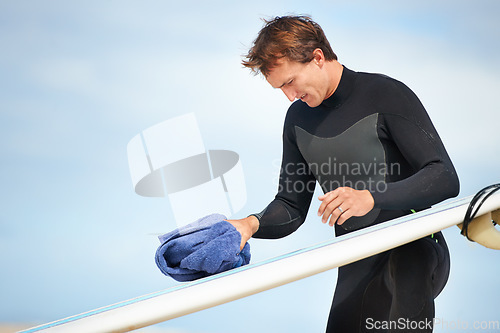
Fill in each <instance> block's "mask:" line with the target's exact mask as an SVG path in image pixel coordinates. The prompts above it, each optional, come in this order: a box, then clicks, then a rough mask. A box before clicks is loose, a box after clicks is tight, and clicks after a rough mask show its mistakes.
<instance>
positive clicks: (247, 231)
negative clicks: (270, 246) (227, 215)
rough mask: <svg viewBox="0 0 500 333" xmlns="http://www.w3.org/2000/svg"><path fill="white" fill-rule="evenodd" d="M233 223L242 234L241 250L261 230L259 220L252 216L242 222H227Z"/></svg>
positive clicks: (241, 220)
mask: <svg viewBox="0 0 500 333" xmlns="http://www.w3.org/2000/svg"><path fill="white" fill-rule="evenodd" d="M226 221H227V222H229V223H231V224H232V225H233V226H234V227H235V228H236V230H238V231H239V233H240V234H241V244H240V250H243V247H244V246H245V244H246V242H247V241H248V240H249V239H250V238H251V237H252V236H253V234H255V233H256V232H257V230H259V220H258V219H257V218H256V217H255V216H253V215H250V216H249V217H245V218H244V219H240V220H226Z"/></svg>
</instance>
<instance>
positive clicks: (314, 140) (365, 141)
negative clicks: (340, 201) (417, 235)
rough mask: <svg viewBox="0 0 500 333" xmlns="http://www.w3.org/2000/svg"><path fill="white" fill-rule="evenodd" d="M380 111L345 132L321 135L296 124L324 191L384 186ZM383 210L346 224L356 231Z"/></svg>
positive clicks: (302, 147) (301, 147) (300, 142)
mask: <svg viewBox="0 0 500 333" xmlns="http://www.w3.org/2000/svg"><path fill="white" fill-rule="evenodd" d="M377 122H378V114H372V115H369V116H367V117H365V118H363V119H361V120H360V121H358V122H357V123H355V124H354V125H352V126H351V127H349V128H348V129H347V130H345V131H344V132H342V133H341V134H339V135H337V136H334V137H326V138H325V137H318V136H315V135H313V134H311V133H308V132H307V131H305V130H304V129H302V128H300V127H298V126H295V134H296V138H297V146H298V148H299V150H300V152H301V154H302V156H303V157H304V159H305V160H306V162H307V163H308V166H309V169H310V171H311V172H312V173H313V174H314V176H315V177H316V179H317V181H318V183H319V184H320V186H321V188H322V189H323V191H324V192H329V191H332V190H334V189H336V188H337V187H343V186H347V187H351V188H354V189H357V190H364V189H367V190H370V191H371V190H374V189H377V187H378V190H380V189H383V188H384V186H386V184H385V173H386V163H385V153H384V148H383V146H382V143H381V142H380V140H379V138H378V134H377ZM379 212H380V210H379V209H373V210H372V211H371V212H370V213H368V214H367V215H365V216H362V217H352V218H350V219H348V220H347V221H346V222H345V223H344V225H343V227H344V228H345V229H346V230H355V229H359V228H362V227H365V226H368V225H370V224H372V223H373V222H374V221H375V219H376V218H377V216H378V214H379Z"/></svg>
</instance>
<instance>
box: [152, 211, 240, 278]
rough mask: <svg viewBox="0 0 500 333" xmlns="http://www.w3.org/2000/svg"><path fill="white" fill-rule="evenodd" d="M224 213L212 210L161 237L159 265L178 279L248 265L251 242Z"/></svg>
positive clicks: (157, 261) (164, 271) (157, 259)
mask: <svg viewBox="0 0 500 333" xmlns="http://www.w3.org/2000/svg"><path fill="white" fill-rule="evenodd" d="M225 219H226V217H225V216H224V215H221V214H211V215H208V216H205V217H203V218H201V219H199V220H197V221H196V222H193V223H190V224H188V225H185V226H183V227H180V228H178V229H175V230H173V231H171V232H169V233H167V234H165V235H162V236H160V237H158V238H159V239H160V242H161V245H160V247H158V250H157V251H156V265H157V266H158V268H159V269H160V270H161V271H162V273H163V274H165V275H167V276H170V277H172V278H174V279H175V280H177V281H181V282H183V281H192V280H196V279H199V278H202V277H205V276H209V275H212V274H216V273H220V272H224V271H227V270H229V269H232V268H236V267H240V266H242V265H246V264H248V263H249V262H250V244H248V243H246V244H245V246H244V247H243V250H241V251H240V243H241V234H240V233H239V232H238V231H237V230H236V228H235V227H234V226H233V225H232V224H231V223H229V222H227V221H224V220H225Z"/></svg>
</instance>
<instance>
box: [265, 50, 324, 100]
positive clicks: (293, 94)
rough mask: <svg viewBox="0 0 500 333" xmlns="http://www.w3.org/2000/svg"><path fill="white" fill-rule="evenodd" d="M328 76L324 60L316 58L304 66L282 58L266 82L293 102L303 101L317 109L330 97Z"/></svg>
mask: <svg viewBox="0 0 500 333" xmlns="http://www.w3.org/2000/svg"><path fill="white" fill-rule="evenodd" d="M326 74H327V73H326V71H325V67H324V61H322V59H319V60H318V58H314V59H313V60H312V61H310V62H308V63H305V64H303V63H300V62H297V61H291V60H288V59H287V58H281V59H279V60H278V62H277V64H276V66H275V67H274V68H273V69H272V70H271V71H270V72H269V74H268V75H267V76H266V80H267V82H269V83H270V84H271V86H273V88H276V89H278V88H279V89H281V90H282V91H283V93H285V95H286V97H288V99H289V100H290V101H291V102H293V101H294V100H296V99H301V100H302V101H303V102H305V103H307V105H309V106H310V107H316V106H318V105H320V104H321V102H323V100H325V99H326V98H328V97H329V96H328V88H329V84H328V77H327V75H326Z"/></svg>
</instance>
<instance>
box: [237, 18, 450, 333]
mask: <svg viewBox="0 0 500 333" xmlns="http://www.w3.org/2000/svg"><path fill="white" fill-rule="evenodd" d="M243 64H244V66H246V67H248V68H251V69H252V70H253V71H254V72H255V73H261V74H263V75H264V76H265V78H266V80H267V81H268V82H269V83H270V84H271V86H272V87H274V88H277V89H281V90H282V91H283V92H284V93H285V95H286V96H287V97H288V99H289V100H290V101H292V102H293V101H295V102H294V103H293V104H292V105H291V106H290V108H289V110H288V113H287V116H286V119H285V125H284V130H283V159H282V168H281V174H280V183H279V187H278V193H277V195H276V197H275V199H274V200H273V201H272V202H271V203H270V204H269V205H268V206H267V207H266V208H265V209H264V210H263V211H262V212H261V213H258V214H254V215H251V216H249V217H247V218H245V219H241V220H231V221H230V222H231V223H232V224H233V225H234V226H235V227H236V228H237V229H238V230H239V231H240V232H241V234H242V244H245V242H246V241H247V240H248V239H249V238H250V237H256V238H280V237H284V236H286V235H288V234H290V233H292V232H294V231H295V230H297V228H298V227H299V226H300V225H301V224H302V223H303V222H304V220H305V218H306V214H307V211H308V209H309V206H310V203H311V199H312V196H313V192H314V187H315V183H316V182H318V183H319V185H320V186H321V188H322V190H323V191H324V193H325V194H324V195H322V196H320V197H319V200H321V201H322V203H321V205H320V207H319V210H318V212H317V213H318V216H321V221H322V222H323V223H328V224H329V225H330V226H334V228H335V234H336V235H343V234H346V233H348V232H351V231H353V230H358V229H360V228H364V227H366V226H370V225H374V224H377V223H380V222H383V221H387V220H390V219H394V218H396V217H399V216H403V215H406V214H410V213H411V211H412V210H414V211H415V210H422V209H425V208H428V207H430V206H431V205H433V204H435V203H437V202H439V201H442V200H444V199H447V198H449V197H453V196H456V195H457V194H458V190H459V182H458V178H457V175H456V172H455V170H454V168H453V165H452V163H451V161H450V159H449V157H448V155H447V153H446V151H445V148H444V146H443V144H442V142H441V140H440V138H439V136H438V134H437V132H436V130H435V128H434V126H433V125H432V123H431V120H430V119H429V117H428V115H427V113H426V111H425V109H424V108H423V106H422V105H421V103H420V101H419V100H418V98H417V97H416V96H415V95H414V94H413V92H412V91H411V90H410V89H408V88H407V87H406V86H405V85H404V84H402V83H401V82H398V81H396V80H394V79H391V78H389V77H386V76H383V75H376V74H368V73H358V72H354V71H352V70H350V69H348V68H346V67H345V66H343V65H341V64H340V63H339V62H338V61H337V56H336V55H335V53H334V52H333V50H332V49H331V47H330V44H329V42H328V40H327V39H326V37H325V34H324V32H323V30H322V29H321V27H320V26H319V25H318V24H316V23H315V22H313V21H312V20H311V19H310V18H308V17H303V16H286V17H277V18H275V19H273V20H271V21H267V22H266V24H265V26H264V28H263V29H262V30H261V31H260V32H259V34H258V37H257V39H256V40H255V42H254V45H253V47H252V48H251V49H250V51H249V53H248V55H247V57H246V60H244V61H243ZM448 273H449V253H448V249H447V246H446V242H445V240H444V238H443V235H442V234H441V233H437V234H434V235H431V236H429V237H425V238H422V239H419V240H417V241H415V242H412V243H409V244H406V245H404V246H401V247H398V248H396V249H393V250H390V251H387V252H384V253H381V254H377V255H374V256H372V257H369V258H367V259H364V260H361V261H358V262H355V263H352V264H349V265H346V266H343V267H340V268H339V272H338V280H337V286H336V290H335V295H334V299H333V303H332V307H331V310H330V316H329V319H328V325H327V332H341V333H344V332H346V333H354V332H365V331H378V332H380V331H389V332H390V331H398V330H399V331H404V332H412V331H417V332H431V331H432V320H433V317H434V298H435V297H436V296H437V295H438V294H439V292H440V291H441V290H442V289H443V287H444V285H445V283H446V281H447V278H448Z"/></svg>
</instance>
